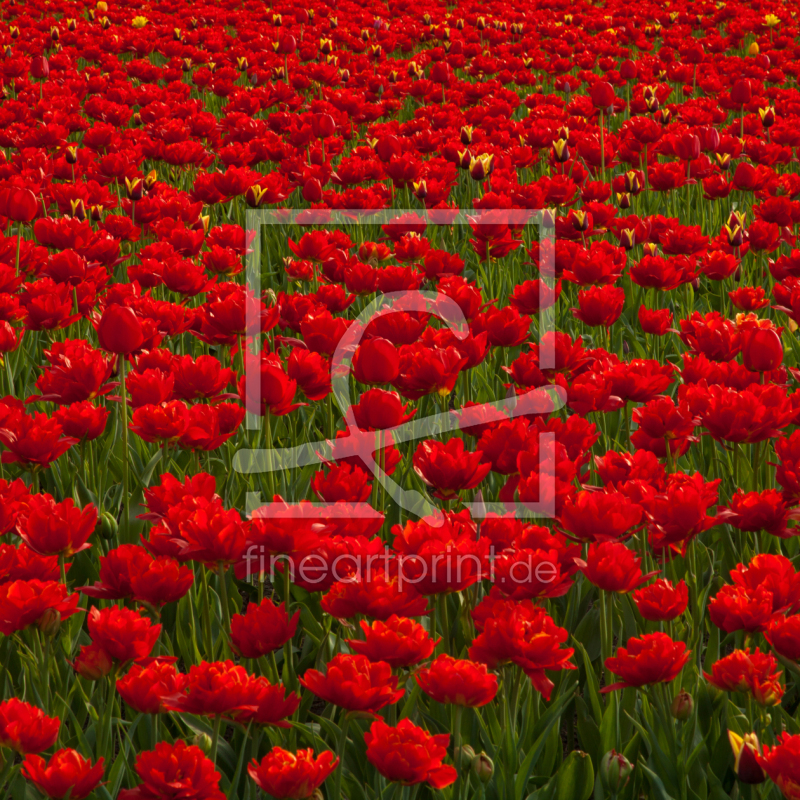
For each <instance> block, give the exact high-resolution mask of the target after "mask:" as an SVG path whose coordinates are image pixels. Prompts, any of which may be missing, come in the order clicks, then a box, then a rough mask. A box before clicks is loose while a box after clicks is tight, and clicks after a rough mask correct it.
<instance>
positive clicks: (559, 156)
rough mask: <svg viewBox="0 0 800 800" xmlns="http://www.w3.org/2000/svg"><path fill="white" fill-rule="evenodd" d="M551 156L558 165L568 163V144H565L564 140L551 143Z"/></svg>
mask: <svg viewBox="0 0 800 800" xmlns="http://www.w3.org/2000/svg"><path fill="white" fill-rule="evenodd" d="M553 155H554V156H555V160H556V161H557V162H558V163H559V164H563V163H565V162H566V161H569V157H570V152H569V144H567V140H566V139H559V140H558V141H555V142H553Z"/></svg>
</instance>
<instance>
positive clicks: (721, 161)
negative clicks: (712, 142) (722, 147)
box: [716, 153, 731, 169]
mask: <svg viewBox="0 0 800 800" xmlns="http://www.w3.org/2000/svg"><path fill="white" fill-rule="evenodd" d="M716 156H717V164H718V165H719V168H720V169H730V166H731V154H730V153H717V154H716Z"/></svg>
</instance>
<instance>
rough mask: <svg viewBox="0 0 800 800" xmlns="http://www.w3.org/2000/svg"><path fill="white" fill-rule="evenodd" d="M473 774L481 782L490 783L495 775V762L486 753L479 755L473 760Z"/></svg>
mask: <svg viewBox="0 0 800 800" xmlns="http://www.w3.org/2000/svg"><path fill="white" fill-rule="evenodd" d="M472 774H473V775H474V776H475V777H476V778H477V779H478V780H479V781H480V782H481V783H489V781H490V780H491V779H492V775H493V774H494V762H493V761H492V759H491V758H489V756H487V755H486V753H478V755H477V756H475V758H473V759H472Z"/></svg>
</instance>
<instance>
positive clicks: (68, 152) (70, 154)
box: [64, 144, 78, 164]
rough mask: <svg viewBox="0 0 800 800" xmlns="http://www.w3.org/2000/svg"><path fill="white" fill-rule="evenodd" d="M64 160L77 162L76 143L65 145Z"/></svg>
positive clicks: (71, 162)
mask: <svg viewBox="0 0 800 800" xmlns="http://www.w3.org/2000/svg"><path fill="white" fill-rule="evenodd" d="M64 160H65V161H66V162H67V164H77V163H78V145H76V144H71V145H67V148H66V149H65V150H64Z"/></svg>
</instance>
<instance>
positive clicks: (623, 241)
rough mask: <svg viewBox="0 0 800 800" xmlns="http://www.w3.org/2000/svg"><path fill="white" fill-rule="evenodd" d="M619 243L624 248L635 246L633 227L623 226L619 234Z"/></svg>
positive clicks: (631, 248)
mask: <svg viewBox="0 0 800 800" xmlns="http://www.w3.org/2000/svg"><path fill="white" fill-rule="evenodd" d="M619 243H620V245H621V246H622V247H624V248H625V249H626V250H633V248H634V247H635V246H636V231H635V230H634V229H633V228H623V229H622V230H621V231H620V234H619Z"/></svg>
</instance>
